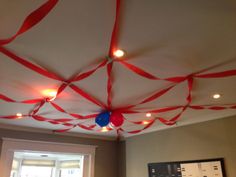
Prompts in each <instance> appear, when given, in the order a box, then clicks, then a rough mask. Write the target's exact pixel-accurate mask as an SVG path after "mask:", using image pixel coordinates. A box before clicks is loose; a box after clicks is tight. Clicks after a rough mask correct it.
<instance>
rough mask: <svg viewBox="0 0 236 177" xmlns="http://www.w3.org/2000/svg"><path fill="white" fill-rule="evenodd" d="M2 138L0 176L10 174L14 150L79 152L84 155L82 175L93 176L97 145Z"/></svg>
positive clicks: (6, 176) (5, 176)
mask: <svg viewBox="0 0 236 177" xmlns="http://www.w3.org/2000/svg"><path fill="white" fill-rule="evenodd" d="M2 140H3V142H2V150H1V154H0V171H1V177H9V176H10V173H11V167H12V161H13V158H14V152H15V151H36V152H51V153H54V152H55V153H65V154H80V155H83V156H84V163H83V177H94V169H95V151H96V147H97V146H94V145H82V144H71V143H58V142H46V141H34V140H24V139H12V138H2ZM55 150H56V151H55Z"/></svg>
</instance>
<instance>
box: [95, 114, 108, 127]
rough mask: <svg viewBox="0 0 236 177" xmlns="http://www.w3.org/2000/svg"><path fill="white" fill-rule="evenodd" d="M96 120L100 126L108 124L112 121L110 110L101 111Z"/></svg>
mask: <svg viewBox="0 0 236 177" xmlns="http://www.w3.org/2000/svg"><path fill="white" fill-rule="evenodd" d="M95 122H96V124H98V125H99V126H100V127H105V126H107V125H108V124H109V122H110V112H109V111H105V112H101V113H100V114H98V115H97V117H96V119H95Z"/></svg>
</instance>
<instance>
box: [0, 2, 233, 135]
mask: <svg viewBox="0 0 236 177" xmlns="http://www.w3.org/2000/svg"><path fill="white" fill-rule="evenodd" d="M43 2H45V1H43V0H38V1H37V2H36V1H28V0H21V1H17V0H12V1H9V0H0V23H1V28H0V39H4V38H6V37H9V36H11V35H13V34H14V33H15V32H16V31H17V29H18V28H19V26H20V25H21V23H22V21H23V20H24V18H25V17H26V16H27V15H28V14H29V13H30V12H31V11H32V10H34V9H36V8H37V7H38V6H39V5H40V4H42V3H43ZM122 2H123V1H122ZM121 14H122V17H121V25H120V34H119V43H118V46H119V47H120V48H122V49H125V51H126V52H127V58H128V60H127V61H128V62H130V63H132V64H134V65H136V66H139V67H140V68H142V69H144V70H146V71H148V72H150V73H152V74H153V75H155V76H158V77H161V78H166V77H172V76H182V75H188V74H190V73H193V72H196V71H199V70H202V69H205V68H208V67H211V66H214V65H218V64H220V66H219V67H216V68H214V69H212V70H211V71H209V72H214V71H224V70H229V69H236V20H235V18H236V1H234V0H231V1H230V0H224V1H221V0H214V1H213V0H209V1H205V0H192V1H189V0H181V1H174V0H172V1H171V0H170V1H166V0H148V1H141V0H126V1H124V2H123V3H122V6H121ZM114 16H115V0H113V1H111V0H99V1H94V0H73V1H72V0H71V1H60V2H59V3H58V5H57V6H56V7H55V8H54V9H53V11H52V12H51V13H50V14H49V15H48V16H47V17H46V18H45V19H44V20H43V21H42V22H40V24H38V25H37V26H35V27H33V28H32V29H31V30H30V31H28V32H26V33H24V34H23V35H21V36H20V37H18V38H17V39H16V40H15V41H14V42H13V43H11V44H10V45H8V46H7V48H9V49H11V50H12V51H14V52H15V53H16V54H18V55H20V56H23V57H25V58H27V59H28V60H29V61H31V62H34V63H37V64H39V65H40V66H43V67H44V68H47V69H48V70H49V71H52V72H55V73H57V74H59V75H61V76H63V77H64V78H69V77H70V76H71V75H73V74H75V73H78V72H81V71H84V69H85V68H86V67H88V66H91V65H93V64H94V62H96V61H97V60H98V59H100V58H102V57H104V56H106V55H107V52H108V50H109V43H110V37H111V31H112V27H113V23H114ZM113 71H114V86H113V105H114V106H122V105H128V104H129V103H137V102H138V101H140V100H142V99H143V98H146V97H147V96H149V95H150V94H151V93H153V92H154V91H157V90H160V89H162V88H165V87H166V86H168V85H169V84H170V83H168V82H166V81H153V80H148V79H145V78H142V77H140V76H138V75H136V74H134V73H132V72H131V71H129V70H127V69H125V68H124V67H123V66H122V65H120V64H119V63H115V65H114V70H113ZM235 81H236V77H227V78H220V79H219V78H218V79H195V82H194V88H193V103H192V104H195V105H202V104H203V105H205V104H214V105H215V104H230V103H236V94H235V90H236V82H235ZM106 82H107V77H106V70H105V69H101V70H98V71H97V72H96V73H95V74H94V75H92V76H91V77H88V78H87V79H85V80H83V81H80V82H77V83H76V85H78V86H80V87H81V88H83V89H84V90H86V91H87V92H88V93H91V94H92V95H93V96H94V97H96V98H98V99H99V100H101V101H102V102H104V103H105V102H106V99H107V94H106ZM59 85H60V82H57V81H54V80H51V79H48V78H45V77H43V76H40V75H38V74H36V73H34V72H32V71H31V70H29V69H26V68H25V67H23V66H21V65H19V64H18V63H16V62H14V61H12V60H9V59H8V58H7V57H6V56H4V55H2V54H0V93H3V94H5V95H7V96H9V97H11V98H14V99H15V100H25V99H32V98H40V97H42V95H41V93H40V91H41V90H43V89H47V88H57V87H58V86H59ZM214 93H220V94H222V98H221V99H219V100H213V99H212V98H211V95H212V94H214ZM186 94H187V85H186V83H182V84H179V85H178V86H177V87H176V88H174V89H173V90H172V91H170V92H169V93H168V94H166V95H164V96H163V97H161V98H160V99H158V100H155V101H153V102H150V103H147V104H144V105H143V106H142V108H157V107H164V106H175V105H183V104H184V103H185V97H186ZM55 102H56V103H57V104H59V105H61V106H62V107H63V108H64V109H66V110H68V111H70V112H75V113H81V114H90V113H96V112H99V111H100V108H99V107H97V106H95V105H94V104H92V103H90V102H88V101H87V100H85V99H84V98H82V97H81V96H79V95H78V94H75V93H74V92H73V91H72V90H71V89H66V90H65V92H63V93H62V94H61V95H60V96H59V97H58V98H57V99H56V100H55ZM31 109H32V105H24V104H17V103H7V102H3V101H0V115H12V114H15V113H17V112H22V113H23V114H27V113H28V112H29V110H31ZM40 113H43V114H44V115H45V116H46V117H51V118H59V117H66V116H67V115H63V114H62V113H58V112H57V111H55V109H53V108H52V107H51V106H50V105H49V104H47V105H45V106H44V107H43V108H42V109H41V111H40ZM174 113H176V112H174V111H173V112H169V113H165V114H164V113H163V114H158V116H159V115H161V116H163V117H165V118H170V117H171V116H173V115H174ZM235 114H236V110H221V111H210V110H208V111H207V110H204V111H199V110H197V111H196V110H190V109H188V110H187V111H186V112H185V113H184V114H183V116H182V117H181V119H180V121H179V123H178V125H186V124H191V123H195V122H201V121H206V120H212V119H217V118H223V117H227V116H230V115H235ZM67 117H68V116H67ZM127 118H128V119H130V120H134V121H136V120H137V121H138V120H143V119H145V114H135V115H132V116H130V115H127ZM82 122H83V121H82ZM92 122H93V120H92ZM0 123H3V124H9V125H18V126H26V127H34V128H43V129H53V130H54V129H58V128H63V127H62V126H59V125H51V124H48V123H46V122H38V121H35V120H32V119H31V118H24V119H19V120H5V119H2V120H0ZM90 123H91V122H88V121H86V122H85V124H90ZM142 127H143V126H142V125H134V124H131V123H128V122H125V124H124V125H123V128H124V129H126V130H136V129H141V128H142ZM163 128H167V126H164V125H161V124H160V123H159V122H156V123H155V124H154V125H153V126H152V127H151V128H150V129H148V130H146V131H145V132H149V131H155V130H158V129H163ZM71 131H72V132H80V133H81V132H82V133H89V134H98V135H104V136H116V132H115V131H111V132H106V133H102V132H96V131H92V132H90V131H85V130H81V129H80V128H74V129H73V130H71ZM124 136H129V135H128V134H125V135H124Z"/></svg>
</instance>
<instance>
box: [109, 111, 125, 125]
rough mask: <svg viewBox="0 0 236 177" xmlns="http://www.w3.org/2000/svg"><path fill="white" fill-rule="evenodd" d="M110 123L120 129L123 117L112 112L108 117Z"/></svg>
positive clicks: (119, 113) (118, 113)
mask: <svg viewBox="0 0 236 177" xmlns="http://www.w3.org/2000/svg"><path fill="white" fill-rule="evenodd" d="M110 122H111V124H112V125H113V126H115V127H120V126H122V125H123V123H124V116H123V115H122V114H121V112H118V111H113V112H112V113H111V116H110Z"/></svg>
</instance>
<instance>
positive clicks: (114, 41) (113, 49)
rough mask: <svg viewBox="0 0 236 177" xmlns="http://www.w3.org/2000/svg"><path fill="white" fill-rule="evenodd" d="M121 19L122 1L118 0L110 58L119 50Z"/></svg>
mask: <svg viewBox="0 0 236 177" xmlns="http://www.w3.org/2000/svg"><path fill="white" fill-rule="evenodd" d="M119 17H120V0H116V14H115V23H114V26H113V30H112V35H111V42H110V47H109V57H113V52H114V51H115V50H116V48H117V41H118V29H119V20H120V19H119Z"/></svg>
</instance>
